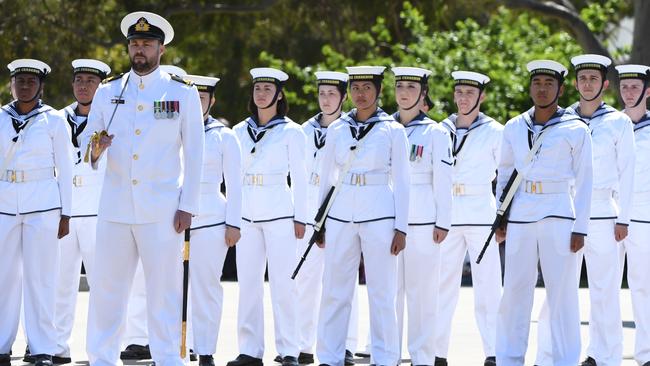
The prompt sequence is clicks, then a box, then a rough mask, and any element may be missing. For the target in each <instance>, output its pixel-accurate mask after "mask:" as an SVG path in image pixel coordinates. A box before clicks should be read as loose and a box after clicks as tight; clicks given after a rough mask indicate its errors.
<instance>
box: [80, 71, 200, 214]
mask: <svg viewBox="0 0 650 366" xmlns="http://www.w3.org/2000/svg"><path fill="white" fill-rule="evenodd" d="M125 86H126V87H125ZM122 92H123V95H122V97H121V98H120V93H122ZM116 107H117V108H116ZM176 109H178V110H177V111H176V112H177V113H173V112H174V110H176ZM201 110H202V109H201V102H200V100H199V93H198V92H197V90H196V88H195V87H194V86H190V85H188V84H186V83H185V82H183V81H182V80H181V79H178V78H176V77H172V76H171V75H169V74H168V73H166V72H164V71H162V70H161V69H160V68H157V69H156V70H154V71H152V72H151V73H150V74H148V75H144V76H140V75H138V74H136V73H135V72H134V71H133V70H131V71H130V72H129V73H127V74H125V75H123V76H122V77H118V78H116V79H113V80H112V81H108V82H105V83H103V84H102V85H100V86H99V88H98V89H97V92H96V93H95V97H94V99H93V103H92V105H91V109H90V115H89V116H88V126H87V127H86V130H87V134H86V135H85V136H86V137H85V139H84V141H85V143H84V145H85V144H86V143H87V142H88V139H89V136H90V134H91V133H92V132H95V131H102V130H105V129H106V128H107V126H108V124H109V121H110V120H111V116H112V115H113V112H115V116H114V118H113V119H112V124H111V125H110V127H109V128H108V133H109V134H110V135H115V138H114V139H113V142H112V145H111V146H110V147H109V148H108V149H107V150H106V152H105V155H106V158H107V166H106V175H105V178H104V186H103V188H102V194H101V199H100V203H99V218H100V219H104V220H107V221H112V222H118V223H125V224H145V223H152V222H158V221H161V220H169V218H170V216H172V215H174V213H175V212H176V210H182V211H185V212H189V213H191V214H198V212H199V189H200V180H201V164H202V161H203V123H202V121H203V116H202V113H201ZM156 112H157V113H156ZM161 112H170V113H164V114H163V113H161ZM156 116H158V117H163V118H156ZM170 225H171V222H170Z"/></svg>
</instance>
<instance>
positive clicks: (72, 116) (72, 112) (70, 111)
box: [65, 102, 88, 148]
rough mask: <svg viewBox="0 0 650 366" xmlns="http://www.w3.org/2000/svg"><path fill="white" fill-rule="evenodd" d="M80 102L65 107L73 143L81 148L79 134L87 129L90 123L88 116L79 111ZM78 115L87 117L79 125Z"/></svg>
mask: <svg viewBox="0 0 650 366" xmlns="http://www.w3.org/2000/svg"><path fill="white" fill-rule="evenodd" d="M77 106H78V104H77V103H76V102H75V103H73V104H71V105H69V106H67V107H66V108H65V112H66V113H65V117H66V120H67V121H68V125H70V132H71V141H72V145H73V146H74V147H76V148H79V135H81V133H82V132H83V130H84V129H86V125H87V124H88V116H82V115H80V114H78V113H77ZM77 117H86V120H85V121H83V122H81V123H80V124H78V125H77Z"/></svg>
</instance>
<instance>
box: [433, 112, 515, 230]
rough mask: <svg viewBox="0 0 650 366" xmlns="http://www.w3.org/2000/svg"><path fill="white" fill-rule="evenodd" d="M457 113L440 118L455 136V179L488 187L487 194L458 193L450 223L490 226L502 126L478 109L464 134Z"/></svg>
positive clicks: (494, 212)
mask: <svg viewBox="0 0 650 366" xmlns="http://www.w3.org/2000/svg"><path fill="white" fill-rule="evenodd" d="M456 119H457V115H456V114H455V113H454V114H452V115H450V116H449V117H447V118H446V119H445V120H444V121H442V122H441V124H442V126H443V127H445V128H446V129H447V130H448V131H449V133H450V136H451V138H452V144H453V150H452V155H453V159H454V160H453V162H454V166H453V183H454V184H455V185H456V186H459V187H462V186H476V187H485V193H484V194H472V195H456V196H454V201H453V202H454V203H453V207H452V212H453V215H452V221H451V226H491V225H492V223H493V222H494V218H495V216H496V200H495V198H494V194H492V189H491V186H492V181H493V180H494V178H495V177H496V170H497V165H498V163H499V157H500V156H501V155H500V154H501V139H502V137H503V126H502V125H501V124H500V123H499V122H497V121H495V120H494V119H492V118H491V117H489V116H487V115H485V114H483V113H479V115H478V116H477V118H476V120H474V121H473V122H472V124H470V126H469V128H467V129H466V130H465V133H464V134H461V133H458V131H459V130H463V129H459V128H456Z"/></svg>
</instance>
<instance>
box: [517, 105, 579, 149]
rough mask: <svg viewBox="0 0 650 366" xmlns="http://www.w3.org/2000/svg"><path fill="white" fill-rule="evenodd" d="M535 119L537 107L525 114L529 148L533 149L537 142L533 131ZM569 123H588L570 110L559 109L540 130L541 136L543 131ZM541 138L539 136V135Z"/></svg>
mask: <svg viewBox="0 0 650 366" xmlns="http://www.w3.org/2000/svg"><path fill="white" fill-rule="evenodd" d="M534 117H535V107H532V108H531V109H529V110H528V111H527V112H525V113H524V119H525V120H526V125H527V126H528V148H530V149H532V148H533V142H534V141H535V138H534V137H535V131H534V129H533V124H534V122H533V118H534ZM569 121H580V122H582V123H586V122H585V121H584V120H583V119H582V118H580V116H578V115H577V114H575V113H571V112H570V111H569V110H567V109H564V108H561V107H558V108H557V110H556V111H555V113H554V114H553V115H552V116H551V118H550V119H549V120H548V121H546V123H545V124H544V127H542V129H541V130H540V132H539V134H540V135H541V133H542V131H544V130H546V129H547V128H549V127H551V126H555V125H557V124H559V123H563V122H569ZM538 136H539V135H538Z"/></svg>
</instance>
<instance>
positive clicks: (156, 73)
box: [128, 67, 170, 87]
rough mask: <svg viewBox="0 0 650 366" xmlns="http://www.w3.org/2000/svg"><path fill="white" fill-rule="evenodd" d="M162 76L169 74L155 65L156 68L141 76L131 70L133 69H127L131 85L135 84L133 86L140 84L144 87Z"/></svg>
mask: <svg viewBox="0 0 650 366" xmlns="http://www.w3.org/2000/svg"><path fill="white" fill-rule="evenodd" d="M164 77H167V78H169V77H170V76H169V74H167V73H166V72H163V71H162V70H161V69H160V67H156V69H155V70H153V71H152V72H150V73H148V74H147V75H142V76H141V75H138V74H136V72H135V71H133V69H131V71H129V76H128V78H129V82H130V83H131V84H132V85H135V87H138V86H139V85H140V84H142V85H144V87H147V86H149V85H152V84H153V83H155V82H156V81H158V80H160V79H162V78H164Z"/></svg>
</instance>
